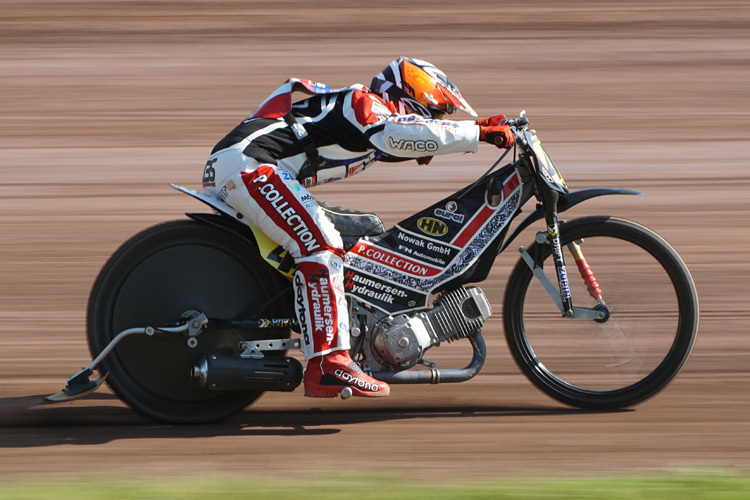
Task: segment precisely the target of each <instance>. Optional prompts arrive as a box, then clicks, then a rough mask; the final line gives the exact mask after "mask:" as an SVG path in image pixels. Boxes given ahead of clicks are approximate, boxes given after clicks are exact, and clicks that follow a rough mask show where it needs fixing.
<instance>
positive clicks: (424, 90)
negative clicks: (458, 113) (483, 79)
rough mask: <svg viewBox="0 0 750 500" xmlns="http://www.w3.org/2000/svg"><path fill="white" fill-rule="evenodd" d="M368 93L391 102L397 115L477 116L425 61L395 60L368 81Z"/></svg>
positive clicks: (440, 74)
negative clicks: (457, 111)
mask: <svg viewBox="0 0 750 500" xmlns="http://www.w3.org/2000/svg"><path fill="white" fill-rule="evenodd" d="M370 89H371V90H373V91H375V92H378V93H380V95H381V96H382V97H383V99H385V100H386V101H389V102H393V104H394V105H395V106H396V109H397V110H398V112H399V113H404V114H408V113H415V114H418V115H421V116H424V117H425V118H441V117H442V116H443V115H444V114H450V113H453V112H454V111H455V110H456V109H461V110H463V111H465V112H467V113H469V114H470V115H471V116H474V117H476V116H477V114H476V112H475V111H474V110H473V109H471V106H469V103H467V102H466V100H465V99H464V98H463V97H462V96H461V92H460V91H459V90H458V87H456V86H455V85H454V84H453V83H452V82H451V81H450V80H448V77H447V76H445V73H443V72H442V71H440V70H439V69H438V68H436V67H435V66H433V65H432V64H430V63H428V62H427V61H422V60H419V59H411V58H408V57H399V58H398V59H396V60H395V61H393V62H392V63H390V64H389V65H388V66H387V67H386V68H385V69H384V70H383V71H382V72H380V73H379V74H378V75H377V76H375V78H373V79H372V83H371V84H370Z"/></svg>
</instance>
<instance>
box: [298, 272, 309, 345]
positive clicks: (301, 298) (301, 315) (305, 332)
mask: <svg viewBox="0 0 750 500" xmlns="http://www.w3.org/2000/svg"><path fill="white" fill-rule="evenodd" d="M304 294H305V282H304V281H303V280H302V276H301V275H300V273H299V272H298V273H296V274H295V275H294V295H295V297H296V302H297V321H299V328H300V332H301V333H302V338H304V339H305V344H306V345H312V342H311V341H310V328H309V327H308V325H307V315H306V314H305V295H304Z"/></svg>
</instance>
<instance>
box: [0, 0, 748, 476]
mask: <svg viewBox="0 0 750 500" xmlns="http://www.w3.org/2000/svg"><path fill="white" fill-rule="evenodd" d="M407 4H408V3H406V2H371V3H368V4H367V5H368V6H367V7H364V8H362V7H357V8H354V7H352V5H354V4H352V3H351V2H278V1H274V2H219V1H217V2H199V1H181V2H120V1H114V2H93V1H84V0H81V1H70V2H45V1H29V2H10V1H2V2H0V68H1V70H0V110H2V111H0V172H2V179H0V199H2V204H0V479H7V478H12V477H19V476H48V475H55V476H57V475H59V476H63V475H64V476H70V475H72V476H82V475H83V474H93V475H95V476H108V475H112V474H115V475H161V474H167V475H190V476H195V475H204V474H212V473H229V474H239V475H243V476H252V477H258V476H274V477H289V476H292V477H294V476H307V475H312V474H314V473H315V472H316V471H323V472H324V476H325V477H331V471H335V473H334V474H335V475H339V474H341V473H344V474H349V475H350V476H349V477H358V476H359V475H362V474H366V475H368V476H369V477H373V476H375V477H377V474H379V473H380V472H383V471H385V472H388V473H391V474H398V475H403V476H405V477H407V478H414V479H419V480H450V479H452V478H457V477H458V478H466V477H493V476H496V475H512V474H524V475H539V474H556V473H563V472H575V473H590V472H620V471H628V472H641V471H652V470H656V469H662V468H670V467H683V466H688V467H692V466H706V465H711V466H714V465H716V466H723V467H739V468H742V469H744V470H747V468H748V466H749V465H750V438H749V437H748V436H750V423H748V422H749V420H748V415H749V414H750V374H748V366H750V336H748V327H747V324H748V319H750V314H749V310H748V306H747V303H748V298H749V296H750V293H749V292H750V285H748V280H747V276H748V274H750V259H748V251H747V249H748V246H749V245H750V236H748V234H749V233H748V231H747V224H748V220H750V219H749V218H748V216H749V215H750V209H748V201H749V199H748V198H749V197H748V194H747V193H748V188H749V187H750V174H748V170H747V165H748V159H749V158H748V157H750V141H748V137H749V136H750V113H749V112H748V110H749V109H750V106H749V104H750V99H749V97H750V90H748V88H749V87H748V81H750V53H749V52H748V50H747V47H748V46H749V45H750V43H749V42H750V7H748V4H747V2H745V1H737V2H732V1H730V2H722V3H721V4H716V3H715V2H690V1H675V2H659V3H654V2H646V1H643V2H622V1H617V2H553V1H549V0H545V1H530V2H520V3H517V4H509V3H507V2H495V3H491V2H490V3H488V2H485V1H481V2H479V1H466V2H460V4H457V3H455V2H442V1H439V0H438V1H435V2H429V3H423V2H417V3H416V5H415V6H413V7H412V6H406V5H407ZM459 5H460V10H459V8H458V6H459ZM402 54H403V55H411V56H412V57H420V58H423V59H426V60H429V61H431V62H433V63H435V64H437V65H438V66H439V67H441V68H442V69H444V70H445V71H446V72H447V73H448V74H449V75H450V76H451V78H452V79H453V80H454V81H455V82H456V83H457V84H458V85H459V86H460V87H461V89H462V91H463V94H464V96H465V97H466V98H467V99H468V100H469V102H470V103H471V104H472V105H473V106H474V108H475V109H477V111H478V112H479V113H480V114H481V115H489V114H494V113H496V112H505V113H507V114H517V112H518V110H520V109H526V110H527V111H528V114H529V117H530V119H531V120H532V123H533V125H534V127H535V128H536V130H537V131H538V133H539V135H540V137H542V138H543V140H544V141H545V143H546V145H547V148H548V150H549V151H550V153H551V154H552V156H553V158H554V159H555V160H556V162H557V164H558V166H559V167H560V168H561V170H562V171H563V173H564V175H565V177H566V180H567V181H568V183H569V185H570V186H571V187H572V188H574V189H579V188H583V187H592V186H611V187H627V188H632V189H637V190H640V191H643V192H644V193H645V194H644V195H643V196H640V197H637V198H636V197H607V198H606V199H598V200H595V201H591V202H589V203H586V204H584V205H583V206H581V207H578V208H576V210H575V214H571V215H586V214H596V213H607V214H615V215H620V216H624V217H628V218H632V219H635V220H638V221H640V222H642V223H644V224H646V225H648V226H650V227H652V228H653V229H655V230H657V231H658V232H659V233H661V234H662V235H663V236H665V237H666V238H667V239H668V240H669V241H670V242H672V244H673V245H674V246H675V248H676V249H677V250H678V251H679V252H680V253H681V255H682V256H683V258H684V259H685V261H686V262H687V263H688V266H689V267H690V269H691V272H692V273H693V276H694V278H695V281H696V283H697V287H698V292H699V296H700V300H701V314H702V318H701V328H700V333H699V338H698V341H697V344H696V346H695V349H694V351H693V354H692V357H691V358H690V360H689V361H688V363H687V365H686V367H685V369H684V370H683V372H682V374H681V375H680V376H679V377H678V378H677V379H676V380H675V381H674V382H673V383H672V384H671V385H670V386H669V387H668V388H667V389H666V390H665V391H664V392H663V393H661V394H659V395H658V396H657V397H655V398H654V399H652V400H650V401H648V402H646V403H645V404H643V405H640V406H638V407H636V408H635V409H633V410H628V411H622V412H606V413H592V412H584V411H579V410H573V409H569V408H566V407H563V406H561V405H558V404H557V403H555V402H554V401H552V400H550V399H548V398H547V397H546V396H544V395H542V394H541V393H539V392H538V391H536V390H535V389H534V388H533V387H532V386H531V384H530V383H529V382H527V381H526V380H525V379H524V378H523V376H522V375H521V374H520V372H519V371H518V369H517V368H516V367H515V365H514V364H513V361H512V359H511V357H510V355H509V354H508V351H507V348H506V346H505V343H504V340H503V337H502V331H501V322H500V314H499V310H500V301H501V295H500V293H501V292H500V291H501V290H502V288H503V286H504V283H505V279H506V277H507V275H508V273H509V270H510V267H511V266H512V265H513V263H514V262H515V259H516V256H515V255H512V252H510V253H509V254H508V255H503V256H501V257H500V258H499V259H498V265H497V269H496V270H495V272H494V273H493V275H492V277H491V281H489V282H488V283H486V284H485V285H482V286H483V288H485V290H487V291H488V293H489V294H490V296H491V299H492V300H493V304H494V305H495V311H496V315H495V316H494V317H493V318H491V320H490V321H489V322H488V324H487V325H486V326H485V328H484V332H485V337H486V339H487V342H488V350H489V359H488V361H487V363H486V365H485V369H484V370H483V371H482V373H481V374H480V375H479V376H478V377H477V378H476V379H474V380H472V381H470V382H467V383H464V384H458V385H438V386H421V387H419V386H399V387H394V389H393V391H392V396H391V397H390V398H388V399H387V400H384V401H377V402H366V401H358V400H356V401H355V400H349V401H328V400H323V401H318V400H310V399H306V398H303V397H302V394H301V391H300V390H299V389H298V390H297V391H296V392H295V393H293V394H291V395H280V394H274V395H266V396H264V397H263V398H262V399H261V400H260V401H259V402H258V403H257V404H256V405H255V406H253V407H252V408H250V409H248V410H246V411H244V412H242V413H240V414H237V415H236V416H234V417H232V418H230V419H229V420H227V421H226V422H223V423H220V424H215V425H205V426H170V425H163V424H158V423H155V422H152V421H150V420H148V419H145V418H143V417H141V416H139V415H137V414H135V413H134V412H133V411H131V410H130V409H129V408H127V407H126V406H124V405H123V404H122V403H121V402H119V400H118V399H117V398H116V397H115V396H113V395H112V394H111V393H110V392H108V390H106V389H103V390H101V391H100V392H99V393H97V394H95V395H92V396H91V397H89V398H87V399H83V400H79V401H74V402H69V403H64V404H60V405H44V404H42V396H43V395H46V394H50V393H53V392H57V391H59V390H60V389H61V388H62V386H63V385H64V383H65V379H66V378H67V377H68V376H69V375H71V374H72V373H74V372H75V371H77V370H78V369H79V368H80V367H81V366H83V365H85V364H87V363H88V362H89V359H90V358H89V355H88V351H87V348H86V344H85V339H84V316H85V307H86V300H87V296H88V292H89V289H90V286H91V283H92V282H93V280H94V278H95V276H96V273H97V272H98V270H99V268H100V267H101V265H102V264H103V263H104V261H105V260H106V258H107V257H108V256H109V255H110V254H111V252H112V251H113V250H114V249H115V248H116V247H117V246H118V245H119V244H120V243H121V242H122V241H124V240H125V239H126V238H127V237H129V236H130V235H132V234H133V233H135V232H136V231H138V230H140V229H143V228H145V227H147V226H149V225H151V224H155V223H157V222H160V221H164V220H169V219H176V218H181V217H183V216H182V213H183V212H185V211H196V210H201V208H200V206H199V204H198V203H197V202H195V201H193V200H191V199H189V198H187V197H185V196H183V195H180V194H179V193H177V192H175V191H173V190H171V189H170V188H169V187H168V182H175V183H178V184H182V185H186V186H189V187H194V188H197V187H198V182H197V181H198V179H199V176H200V174H201V172H202V166H203V163H204V161H205V158H206V156H207V155H208V153H209V151H210V149H211V147H212V146H213V144H214V143H215V142H216V141H217V140H218V139H219V138H220V137H222V136H223V134H224V133H226V132H227V131H228V130H229V129H230V128H231V127H233V126H234V125H235V123H236V122H238V121H239V120H240V119H241V118H243V117H244V116H245V115H246V114H247V113H249V112H250V111H251V110H252V109H253V108H254V106H255V105H256V104H257V103H258V102H260V101H261V100H262V99H263V98H264V97H265V96H266V95H267V94H268V93H269V92H270V91H271V90H272V89H274V88H275V87H276V86H277V85H279V84H280V83H281V82H283V81H284V80H285V79H286V78H288V77H290V76H300V77H305V78H310V79H313V80H318V81H323V82H326V83H329V84H330V85H333V86H344V85H349V84H351V83H354V82H361V83H365V84H367V83H369V80H370V78H371V77H372V75H373V74H375V73H377V72H379V71H380V70H381V69H382V68H383V67H384V66H385V65H386V64H387V63H388V62H389V61H390V60H391V59H393V58H395V57H397V56H399V55H402ZM494 159H495V152H494V151H493V150H492V148H491V147H489V146H485V147H481V148H480V153H478V154H476V155H465V156H453V157H443V158H438V159H436V160H435V161H434V162H433V164H432V165H431V166H430V167H417V166H408V167H405V166H387V165H386V166H376V167H372V168H370V169H369V170H368V171H367V172H365V173H363V174H361V175H360V176H357V177H355V178H353V179H350V180H347V181H342V182H339V183H334V184H333V185H329V186H325V187H322V188H320V189H318V190H316V191H315V194H316V195H318V196H319V197H321V198H324V199H328V200H330V201H333V202H335V203H338V204H340V205H344V206H350V207H352V208H359V209H367V210H374V211H376V212H378V213H379V214H381V216H382V217H383V218H384V220H385V221H386V222H387V223H388V224H392V223H395V222H396V221H398V220H399V219H401V218H403V217H405V216H407V215H410V214H411V213H413V212H416V211H417V210H419V209H421V208H423V207H424V206H426V205H427V204H429V203H432V202H433V201H435V200H437V199H439V198H440V197H442V196H444V195H447V194H448V193H450V192H452V191H455V190H456V189H458V188H459V187H461V186H462V185H463V184H465V183H467V182H469V181H471V180H472V179H474V178H476V177H477V176H479V175H480V174H481V173H482V172H483V171H484V170H485V169H486V168H487V167H488V166H489V165H490V164H491V163H492V161H493V160H494ZM531 238H532V236H531V234H526V235H524V236H522V237H521V240H523V241H521V243H524V244H528V242H529V241H530V240H531ZM451 349H454V350H453V351H451V350H447V351H446V352H445V353H444V354H442V356H443V357H444V358H445V359H448V360H449V361H451V360H453V359H455V360H456V363H457V364H461V362H463V361H466V356H467V351H465V347H464V350H462V349H461V346H455V347H451Z"/></svg>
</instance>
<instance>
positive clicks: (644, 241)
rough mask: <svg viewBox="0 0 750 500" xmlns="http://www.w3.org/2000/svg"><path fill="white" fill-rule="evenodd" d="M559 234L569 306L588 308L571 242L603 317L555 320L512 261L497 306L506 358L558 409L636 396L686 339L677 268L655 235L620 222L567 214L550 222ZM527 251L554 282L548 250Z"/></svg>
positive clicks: (690, 316) (687, 283) (681, 272)
mask: <svg viewBox="0 0 750 500" xmlns="http://www.w3.org/2000/svg"><path fill="white" fill-rule="evenodd" d="M560 238H561V243H562V247H563V249H564V251H565V252H567V253H565V264H566V267H567V271H568V280H569V285H570V291H571V294H572V297H573V305H574V306H579V307H585V308H591V309H593V308H595V307H597V305H598V304H597V301H596V300H595V299H594V298H593V297H592V296H591V295H590V294H589V292H588V290H587V286H586V284H585V283H584V280H583V279H582V278H581V276H580V275H579V272H578V270H577V268H576V264H575V263H574V258H573V256H572V255H571V254H570V251H569V247H568V245H569V244H570V243H571V242H577V243H579V245H580V248H581V250H582V253H583V256H584V257H585V259H586V261H587V262H588V264H589V266H590V268H591V271H592V272H593V275H594V276H595V278H596V280H597V282H598V285H599V288H600V290H601V293H602V297H601V298H602V299H603V301H604V304H606V308H607V309H608V312H609V315H608V318H607V319H605V320H603V321H602V320H600V321H595V320H593V319H586V320H578V319H567V318H563V317H562V315H561V313H560V311H559V310H558V309H557V307H556V306H555V305H554V304H553V302H552V299H551V298H550V296H549V295H548V294H547V291H546V290H545V289H544V288H543V286H542V285H541V284H540V283H539V281H538V280H537V279H536V278H534V276H533V273H532V271H531V269H529V267H528V265H527V264H526V263H525V262H524V261H523V260H519V262H518V263H517V264H516V266H515V268H514V269H513V272H512V274H511V276H510V279H509V281H508V284H507V288H506V291H505V299H504V309H503V313H504V326H505V337H506V340H507V342H508V346H509V348H510V351H511V353H512V355H513V358H514V359H515V361H516V363H517V364H518V366H519V367H520V368H521V370H523V372H524V374H525V375H526V376H527V377H528V378H529V380H531V382H532V383H533V384H534V385H535V386H536V387H538V388H539V389H541V390H542V391H543V392H545V393H546V394H548V395H549V396H551V397H552V398H554V399H556V400H558V401H560V402H562V403H565V404H567V405H571V406H575V407H578V408H585V409H615V408H624V407H628V406H632V405H635V404H637V403H640V402H642V401H644V400H646V399H647V398H649V397H651V396H653V395H654V394H656V393H657V392H659V391H660V390H662V389H663V388H664V387H665V386H666V385H667V384H668V383H669V382H670V381H671V380H672V379H673V378H674V377H675V376H676V375H677V373H678V372H679V371H680V370H681V368H682V366H683V365H684V363H685V361H686V360H687V358H688V356H689V355H690V351H691V349H692V346H693V343H694V341H695V337H696V334H697V331H698V296H697V293H696V290H695V284H694V283H693V279H692V277H691V276H690V272H689V271H688V269H687V266H686V265H685V263H684V262H683V261H682V259H681V258H680V256H679V255H678V254H677V252H676V251H675V250H674V249H673V248H672V247H671V246H670V245H669V244H668V243H667V242H666V241H665V240H664V239H662V238H661V237H660V236H659V235H657V234H656V233H654V232H653V231H651V230H650V229H647V228H645V227H643V226H641V225H639V224H636V223H634V222H631V221H627V220H623V219H616V218H611V217H586V218H582V219H577V220H574V221H571V222H569V223H566V224H563V225H561V226H560ZM528 252H529V255H531V256H538V260H541V261H542V262H543V264H542V267H543V268H544V270H545V272H546V273H547V275H548V276H549V277H550V279H551V280H552V281H553V282H554V283H555V284H556V283H557V278H556V273H555V267H554V262H553V259H552V256H551V253H552V252H551V248H550V246H549V245H548V244H542V245H539V244H537V243H534V244H533V245H531V247H530V248H529V249H528ZM598 307H600V308H601V307H602V306H601V305H598Z"/></svg>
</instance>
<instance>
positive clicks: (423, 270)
mask: <svg viewBox="0 0 750 500" xmlns="http://www.w3.org/2000/svg"><path fill="white" fill-rule="evenodd" d="M350 252H351V253H355V254H357V255H361V256H362V257H365V258H367V259H370V260H374V261H375V262H379V263H381V264H385V265H386V266H389V267H392V268H394V269H398V270H399V271H404V272H406V273H409V274H412V275H414V276H434V275H435V274H437V273H438V272H440V270H439V269H436V268H434V267H430V266H426V265H424V264H421V263H419V262H415V261H412V260H410V259H406V258H404V257H403V256H401V255H399V254H396V253H392V252H389V251H387V250H383V249H381V248H377V247H372V246H370V245H366V244H363V243H357V245H356V246H355V247H354V248H353V249H352V250H351V251H350Z"/></svg>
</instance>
